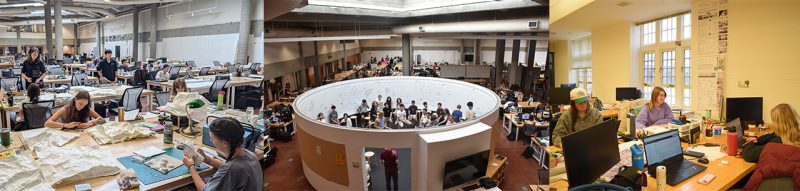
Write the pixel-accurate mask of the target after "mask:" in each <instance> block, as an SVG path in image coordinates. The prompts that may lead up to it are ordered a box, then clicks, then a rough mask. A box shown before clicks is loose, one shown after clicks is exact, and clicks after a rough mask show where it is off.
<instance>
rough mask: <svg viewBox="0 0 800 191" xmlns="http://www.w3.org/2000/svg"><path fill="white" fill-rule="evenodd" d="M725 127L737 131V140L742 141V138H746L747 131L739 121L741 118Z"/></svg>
mask: <svg viewBox="0 0 800 191" xmlns="http://www.w3.org/2000/svg"><path fill="white" fill-rule="evenodd" d="M725 127H727V128H729V129H731V128H732V129H734V130H736V138H737V140H739V139H742V137H743V136H744V130H745V129H744V127H743V126H742V121H741V120H739V118H736V119H733V120H731V121H729V122H728V124H727V125H725Z"/></svg>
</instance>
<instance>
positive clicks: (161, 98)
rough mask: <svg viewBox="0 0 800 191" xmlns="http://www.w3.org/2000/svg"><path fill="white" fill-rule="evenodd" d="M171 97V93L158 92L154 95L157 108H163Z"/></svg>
mask: <svg viewBox="0 0 800 191" xmlns="http://www.w3.org/2000/svg"><path fill="white" fill-rule="evenodd" d="M170 96H172V92H159V93H156V102H158V106H165V105H167V103H169V98H170Z"/></svg>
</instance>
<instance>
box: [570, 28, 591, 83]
mask: <svg viewBox="0 0 800 191" xmlns="http://www.w3.org/2000/svg"><path fill="white" fill-rule="evenodd" d="M570 54H571V55H570V57H571V58H572V65H571V67H570V83H575V85H576V86H577V87H581V88H584V89H586V91H588V92H591V91H592V90H591V89H592V77H591V76H592V75H591V74H592V60H591V58H592V40H591V36H587V37H584V38H580V39H575V40H571V41H570ZM573 79H574V80H573Z"/></svg>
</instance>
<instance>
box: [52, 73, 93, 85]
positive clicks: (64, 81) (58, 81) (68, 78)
mask: <svg viewBox="0 0 800 191" xmlns="http://www.w3.org/2000/svg"><path fill="white" fill-rule="evenodd" d="M64 77H65V78H64V79H61V78H57V77H55V76H52V75H49V76H45V77H44V79H42V83H44V84H45V85H47V86H50V87H54V86H55V85H56V84H70V83H71V82H72V75H64ZM86 80H88V81H90V82H95V83H99V82H100V79H99V78H97V77H92V76H87V77H86Z"/></svg>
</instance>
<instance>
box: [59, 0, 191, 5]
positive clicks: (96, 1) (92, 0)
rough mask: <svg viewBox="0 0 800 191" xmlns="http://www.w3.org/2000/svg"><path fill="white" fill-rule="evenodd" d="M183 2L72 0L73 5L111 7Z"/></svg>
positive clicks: (171, 0) (177, 0)
mask: <svg viewBox="0 0 800 191" xmlns="http://www.w3.org/2000/svg"><path fill="white" fill-rule="evenodd" d="M181 1H184V0H124V1H122V0H72V2H75V3H93V4H111V5H119V6H123V5H144V4H159V3H175V2H181Z"/></svg>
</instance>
